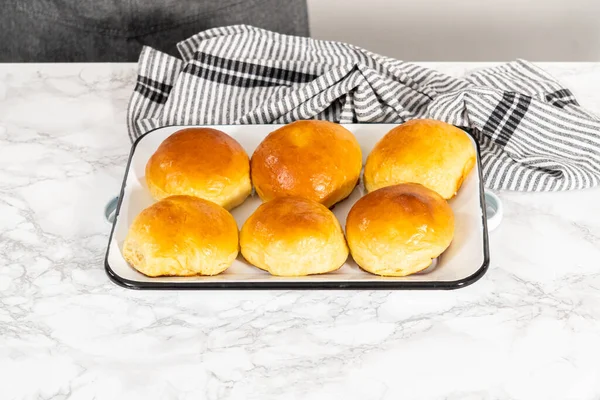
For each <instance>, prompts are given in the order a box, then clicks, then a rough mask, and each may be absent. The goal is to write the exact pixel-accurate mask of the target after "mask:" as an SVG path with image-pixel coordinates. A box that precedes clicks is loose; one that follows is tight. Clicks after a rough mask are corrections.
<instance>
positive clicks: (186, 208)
mask: <svg viewBox="0 0 600 400" xmlns="http://www.w3.org/2000/svg"><path fill="white" fill-rule="evenodd" d="M362 160H363V157H362V152H361V148H360V145H359V143H358V142H357V140H356V138H355V137H354V135H353V134H352V133H351V132H350V131H349V130H348V129H346V128H344V127H343V126H341V125H339V124H335V123H332V122H327V121H318V120H310V121H297V122H293V123H290V124H287V125H285V126H283V127H281V128H279V129H277V130H275V131H273V132H271V133H270V134H269V135H267V136H266V137H265V139H264V140H263V141H262V142H261V143H260V145H259V146H258V147H257V148H256V150H255V151H254V154H253V155H252V158H251V159H250V158H249V157H248V155H247V154H246V152H245V151H244V149H243V148H242V146H241V145H240V144H239V143H238V142H237V141H236V140H235V139H233V138H232V137H230V136H228V135H227V134H226V133H224V132H221V131H219V130H216V129H211V128H187V129H182V130H180V131H177V132H175V133H174V134H172V135H171V136H169V137H168V138H167V139H166V140H165V141H163V143H162V144H161V145H160V146H159V147H158V149H157V150H156V152H155V153H154V154H153V155H152V157H151V158H150V159H149V161H148V163H147V165H146V175H145V179H146V183H147V186H148V189H149V191H150V193H151V195H152V196H153V198H154V199H156V200H157V202H156V203H155V204H153V205H152V206H150V207H148V208H146V209H145V210H143V211H142V212H141V213H140V214H139V215H138V216H137V217H136V218H135V219H134V221H133V223H132V225H131V227H130V229H129V233H128V235H127V238H126V240H125V243H124V245H123V255H124V257H125V259H126V260H127V261H128V262H129V263H130V264H131V265H132V266H133V267H134V268H135V269H137V270H138V271H139V272H141V273H143V274H145V275H147V276H151V277H156V276H191V275H215V274H219V273H221V272H223V271H225V270H226V269H227V268H228V267H229V266H230V265H231V264H232V262H233V261H234V260H235V259H236V257H237V256H238V251H239V250H240V248H241V253H242V255H243V257H244V258H245V260H246V261H247V262H248V263H250V264H252V265H254V266H255V267H257V268H260V269H262V270H265V271H268V272H269V273H271V274H273V275H277V276H288V277H290V276H305V275H311V274H323V273H327V272H331V271H334V270H336V269H338V268H340V267H341V266H342V265H344V263H345V262H346V259H347V258H348V255H349V253H351V254H352V257H353V258H354V260H355V261H356V263H357V264H358V265H359V266H360V267H361V268H362V269H364V270H365V271H368V272H371V273H373V274H377V275H382V276H406V275H410V274H413V273H416V272H419V271H422V270H423V269H425V268H427V267H428V266H429V265H430V264H431V262H432V260H433V259H435V258H436V257H438V256H439V255H440V254H441V253H442V252H444V251H445V250H446V249H447V248H448V246H449V245H450V243H451V241H452V239H453V236H454V215H453V213H452V209H451V208H450V206H449V205H448V203H447V201H446V200H447V199H450V198H452V197H453V196H454V195H456V193H457V192H458V190H459V188H460V186H461V184H462V182H463V181H464V179H465V177H466V176H467V175H468V174H469V172H470V171H471V169H472V168H473V166H474V165H475V161H476V154H475V149H474V147H473V145H472V143H471V140H470V139H469V137H468V136H467V135H466V133H465V132H463V131H462V130H460V129H458V128H455V127H454V126H452V125H448V124H445V123H443V122H440V121H432V120H413V121H409V122H406V123H404V124H402V125H399V126H397V127H396V128H394V129H392V130H391V131H390V132H388V133H387V134H386V135H385V136H384V137H383V138H382V139H381V140H380V141H379V142H378V143H377V144H376V146H375V147H374V148H373V150H372V151H371V153H370V154H369V156H368V158H367V162H366V164H365V171H364V183H365V188H366V190H367V192H368V193H367V194H366V195H365V196H363V197H362V198H361V199H360V200H358V201H357V202H356V203H355V204H354V205H353V207H352V209H351V210H350V212H349V214H348V217H347V220H346V227H345V235H344V231H343V229H342V227H341V226H340V223H339V222H338V220H337V219H336V217H335V215H334V214H333V213H332V212H331V211H330V210H329V208H330V207H332V206H334V205H335V204H336V203H338V202H340V201H342V200H344V199H345V198H346V197H348V196H349V195H350V194H351V193H352V191H353V190H354V189H355V187H356V186H357V185H358V182H359V178H360V173H361V169H362V166H363V165H362ZM253 186H254V189H255V190H256V194H257V195H258V196H259V197H260V198H261V199H262V201H263V204H262V205H261V206H259V207H258V208H257V209H256V210H255V211H254V213H253V214H252V215H251V216H250V217H249V218H248V219H247V220H246V221H245V223H244V224H243V226H242V227H241V232H240V233H239V235H238V227H237V225H236V223H235V220H234V218H233V217H232V215H231V214H230V213H229V211H228V210H231V209H233V208H234V207H236V206H238V205H240V204H242V203H243V202H244V200H245V199H246V198H247V197H248V196H249V195H250V194H251V191H252V187H253Z"/></svg>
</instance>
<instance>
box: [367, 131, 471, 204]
mask: <svg viewBox="0 0 600 400" xmlns="http://www.w3.org/2000/svg"><path fill="white" fill-rule="evenodd" d="M475 160H476V155H475V148H474V147H473V144H472V142H471V140H470V139H469V137H468V135H467V134H466V133H465V132H463V131H462V130H460V129H458V128H456V127H455V126H452V125H450V124H447V123H445V122H441V121H434V120H427V119H420V120H419V119H415V120H412V121H408V122H405V123H403V124H402V125H400V126H397V127H395V128H394V129H392V130H391V131H389V132H388V134H387V135H385V136H384V137H383V138H382V139H381V140H380V141H379V142H378V143H377V144H376V145H375V147H374V148H373V151H371V154H369V157H368V158H367V163H366V164H365V186H366V188H367V191H369V192H372V191H373V190H377V189H379V188H381V187H385V186H390V185H396V184H398V183H404V182H415V183H420V184H422V185H424V186H426V187H428V188H429V189H431V190H435V191H436V192H438V193H439V194H440V195H442V197H443V198H445V199H450V198H452V197H454V196H455V195H456V193H457V192H458V189H460V186H461V185H462V182H463V181H464V179H465V178H466V177H467V175H468V174H469V172H471V169H473V166H474V165H475Z"/></svg>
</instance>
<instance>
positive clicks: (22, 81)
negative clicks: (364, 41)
mask: <svg viewBox="0 0 600 400" xmlns="http://www.w3.org/2000/svg"><path fill="white" fill-rule="evenodd" d="M426 65H428V66H431V67H435V68H438V69H439V70H441V71H443V72H447V73H450V74H453V75H460V74H462V73H464V72H465V71H467V70H470V69H473V68H478V67H480V66H481V65H482V64H464V63H463V64H460V63H428V64H426ZM541 65H542V66H543V67H544V68H546V69H547V70H548V71H549V72H550V73H551V74H553V75H554V76H556V77H557V78H558V79H559V80H561V81H562V82H563V84H565V85H566V86H567V87H569V88H571V89H572V90H573V91H574V93H575V94H576V96H577V97H578V99H579V100H580V102H581V103H582V104H583V105H584V106H586V107H588V108H589V109H591V110H593V111H595V112H597V113H599V112H600V64H598V63H545V64H541ZM134 79H135V65H133V64H121V65H117V64H63V65H60V64H48V65H14V64H13V65H11V64H5V65H0V377H1V378H0V399H121V398H122V399H129V400H134V399H155V398H156V399H271V398H272V399H307V398H310V399H337V398H341V399H361V400H369V399H398V398H410V399H528V400H529V399H537V398H539V399H561V400H562V399H597V398H598V397H599V396H600V379H598V377H600V363H599V362H598V359H600V189H592V190H587V191H580V192H568V193H537V194H532V193H508V192H504V193H500V196H501V198H502V200H503V202H504V208H505V217H504V220H503V222H502V224H501V225H500V227H499V228H498V229H497V230H496V231H494V232H493V233H492V234H491V235H490V243H491V256H492V263H491V267H490V271H489V272H488V273H487V275H486V276H484V277H483V278H482V279H481V280H480V281H478V282H477V283H475V284H474V285H472V286H469V287H467V288H464V289H461V290H456V291H449V292H444V291H397V292H389V291H254V292H252V291H206V292H203V291H195V292H176V291H171V292H160V291H153V292H138V291H131V290H126V289H122V288H120V287H117V286H115V285H114V284H113V283H111V282H110V281H109V280H108V278H107V276H106V275H105V273H104V268H103V258H104V253H105V249H106V245H107V241H108V234H109V230H110V226H109V224H108V223H107V222H106V221H105V220H104V216H103V207H104V205H105V204H106V202H107V201H108V200H109V199H111V198H112V197H113V196H114V195H115V194H116V193H117V192H118V190H119V186H120V184H121V179H122V174H123V172H124V168H125V164H126V161H127V155H128V152H129V140H128V137H127V134H126V127H125V110H126V106H127V101H128V97H129V94H130V91H131V90H132V87H133V82H134Z"/></svg>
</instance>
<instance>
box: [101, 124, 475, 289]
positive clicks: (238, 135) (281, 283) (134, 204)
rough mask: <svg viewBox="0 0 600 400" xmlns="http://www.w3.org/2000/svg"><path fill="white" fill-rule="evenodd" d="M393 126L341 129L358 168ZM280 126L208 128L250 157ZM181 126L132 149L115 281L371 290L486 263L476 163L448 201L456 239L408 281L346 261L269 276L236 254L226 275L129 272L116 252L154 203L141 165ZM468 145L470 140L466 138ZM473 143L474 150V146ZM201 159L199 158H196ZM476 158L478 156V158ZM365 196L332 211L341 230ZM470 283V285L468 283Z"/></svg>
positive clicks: (111, 263)
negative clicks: (356, 147)
mask: <svg viewBox="0 0 600 400" xmlns="http://www.w3.org/2000/svg"><path fill="white" fill-rule="evenodd" d="M396 125H397V124H348V125H344V126H345V127H346V128H347V129H348V130H350V131H351V132H352V133H354V135H355V136H356V138H357V140H358V142H359V143H360V146H361V149H362V154H363V165H364V161H365V160H366V157H367V155H368V154H369V152H370V151H371V149H372V148H373V146H374V145H375V144H376V143H377V141H378V140H379V139H380V138H381V137H383V136H384V135H385V134H386V133H387V132H388V131H389V130H390V129H392V128H393V127H394V126H396ZM280 126H281V125H222V126H211V127H212V128H216V129H219V130H222V131H223V132H225V133H227V134H228V135H230V136H232V137H233V138H235V139H236V140H237V141H238V142H239V143H240V144H241V145H242V146H243V147H244V149H245V150H246V152H247V153H248V155H249V156H251V155H252V153H253V151H254V149H255V148H256V147H257V146H258V144H259V143H260V142H261V141H262V139H263V138H264V137H265V136H266V135H267V134H269V132H271V131H273V130H275V129H277V128H279V127H280ZM182 128H184V127H182V126H173V127H164V128H159V129H156V130H154V131H152V132H150V133H148V134H147V135H145V136H143V137H142V138H141V139H139V140H138V142H137V143H136V144H135V145H134V148H133V150H132V155H131V160H130V162H129V165H128V169H127V171H126V178H125V180H124V188H123V192H122V196H121V199H120V204H119V208H118V209H117V216H116V218H115V222H114V227H113V232H112V235H111V239H110V242H109V247H108V250H107V255H106V268H107V272H109V275H111V277H112V278H113V279H114V280H116V281H117V283H120V284H124V283H126V285H127V286H133V287H138V288H144V287H156V288H159V287H160V285H164V286H168V287H170V288H176V287H178V286H189V285H190V284H192V285H193V286H196V287H198V288H201V287H202V286H203V285H206V286H210V285H214V284H215V283H220V284H223V285H220V286H223V287H226V286H227V284H232V286H235V284H236V283H252V282H255V283H257V284H259V283H260V284H261V286H262V287H264V286H265V284H267V285H266V286H267V287H268V286H269V285H268V284H269V283H272V284H273V287H285V285H286V284H288V283H289V284H291V283H297V282H306V283H311V282H312V283H314V284H315V285H316V286H318V282H328V283H339V284H344V283H349V284H350V286H351V283H352V282H368V283H369V284H370V286H377V283H384V282H386V283H387V282H397V283H398V286H399V287H402V283H406V284H407V286H409V285H410V284H409V282H414V283H416V282H421V283H423V284H425V286H426V284H427V283H432V287H433V286H435V285H434V284H433V283H440V282H441V283H445V282H446V283H452V282H459V281H464V280H468V279H469V278H470V277H473V276H475V275H477V274H478V273H481V272H482V269H483V268H485V267H486V265H485V264H486V261H487V232H486V227H485V214H484V209H483V208H484V205H483V196H482V190H483V188H482V185H481V174H480V163H479V162H477V163H476V165H475V168H474V169H473V171H471V173H470V174H469V176H468V177H467V178H466V179H465V181H464V182H463V185H462V188H461V190H460V191H459V193H458V195H457V196H456V197H455V198H453V199H452V200H450V201H449V204H450V206H451V207H452V210H453V211H454V214H455V223H456V230H455V237H454V240H453V242H452V244H451V245H450V247H449V248H448V249H447V250H446V251H445V252H444V253H443V254H442V255H441V256H440V257H438V259H436V260H434V263H433V264H432V266H431V267H429V268H428V269H427V270H425V271H423V272H421V273H419V274H415V275H411V276H407V277H380V276H376V275H372V274H370V273H368V272H365V271H363V270H362V269H360V268H359V267H358V266H357V265H356V263H355V262H354V261H353V260H352V257H349V258H348V260H347V261H346V263H345V264H344V265H343V266H342V267H341V268H340V269H338V270H337V271H334V272H330V273H327V274H323V275H311V276H306V277H275V276H272V275H270V274H269V273H268V272H265V271H262V270H260V269H258V268H256V267H253V266H252V265H250V264H248V263H247V262H246V261H245V260H244V259H243V257H242V255H241V254H240V255H239V256H238V258H237V259H236V260H235V261H234V263H233V265H231V267H229V268H228V269H227V270H226V271H225V272H223V273H221V274H219V275H216V276H194V277H158V278H150V277H147V276H145V275H143V274H141V273H139V272H137V271H136V270H135V269H134V268H132V267H131V266H130V265H129V264H128V263H127V262H126V261H125V259H124V258H123V256H122V253H121V250H122V246H123V242H124V241H125V237H126V235H127V231H128V229H129V227H130V225H131V224H132V222H133V220H134V218H135V217H136V216H137V215H138V214H139V213H140V212H141V211H142V210H143V209H144V208H146V207H148V206H150V205H151V204H152V203H153V202H154V201H153V199H152V197H151V196H150V193H149V191H148V189H147V187H146V182H145V177H144V171H145V167H146V162H147V161H148V159H149V158H150V156H151V155H152V154H153V153H154V152H155V151H156V149H157V148H158V146H159V145H160V143H161V142H162V141H163V140H164V139H166V138H167V137H168V136H169V135H171V134H172V133H174V132H176V131H178V130H179V129H182ZM471 140H472V141H473V139H472V138H471ZM473 145H474V146H475V147H476V144H475V142H474V141H473ZM201 156H202V155H199V157H201ZM478 157H479V154H478ZM364 194H366V191H365V189H364V184H363V182H362V176H361V182H360V183H359V184H358V186H357V187H356V188H355V189H354V191H353V192H352V194H351V195H350V196H349V197H348V198H347V199H345V200H344V201H342V202H340V203H338V204H336V205H335V206H334V207H333V209H332V211H333V213H334V214H335V215H336V217H337V218H338V220H339V221H340V224H341V225H342V227H345V223H346V216H347V215H348V212H349V211H350V208H351V207H352V205H353V204H354V203H355V202H356V201H357V200H358V199H359V198H360V197H362V196H363V195H364ZM260 204H261V200H260V198H259V197H258V196H257V195H256V194H255V193H254V192H253V194H252V195H251V196H250V197H249V198H248V199H247V200H246V201H245V202H244V203H243V204H242V205H241V206H239V207H237V208H235V209H233V210H232V211H231V213H232V214H233V216H234V217H235V220H236V222H237V224H238V228H241V226H242V224H243V223H244V221H245V220H246V218H248V216H249V215H250V214H251V213H252V212H253V211H254V210H255V209H256V208H257V207H258V206H259V205H260ZM468 283H470V282H468Z"/></svg>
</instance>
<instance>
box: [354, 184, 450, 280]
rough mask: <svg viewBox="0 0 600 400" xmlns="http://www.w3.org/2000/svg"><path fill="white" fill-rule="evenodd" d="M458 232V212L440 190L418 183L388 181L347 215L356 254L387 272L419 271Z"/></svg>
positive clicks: (358, 259) (357, 258)
mask: <svg viewBox="0 0 600 400" xmlns="http://www.w3.org/2000/svg"><path fill="white" fill-rule="evenodd" d="M453 237H454V213H453V212H452V209H451V208H450V206H449V205H448V203H447V202H446V200H444V199H443V198H442V197H441V196H440V195H439V194H437V193H436V192H434V191H433V190H430V189H427V188H426V187H424V186H422V185H419V184H415V183H404V184H400V185H393V186H386V187H384V188H381V189H378V190H375V191H373V192H371V193H369V194H367V195H365V196H364V197H362V198H361V199H360V200H358V201H357V202H356V203H355V204H354V206H353V207H352V209H351V210H350V213H349V214H348V218H347V220H346V238H347V239H348V246H349V247H350V251H351V253H352V257H353V258H354V260H355V261H356V263H357V264H358V265H360V266H361V267H362V268H363V269H365V270H367V271H369V272H371V273H374V274H378V275H384V276H405V275H410V274H413V273H415V272H419V271H421V270H423V269H425V268H427V267H428V266H429V265H431V262H432V260H433V259H434V258H436V257H437V256H439V255H440V254H441V253H442V252H443V251H444V250H446V248H447V247H448V246H449V245H450V243H451V242H452V239H453Z"/></svg>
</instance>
